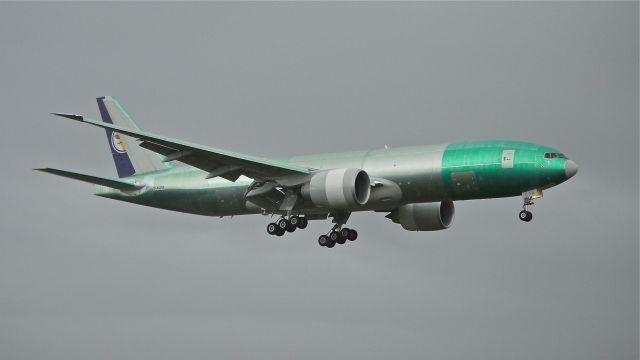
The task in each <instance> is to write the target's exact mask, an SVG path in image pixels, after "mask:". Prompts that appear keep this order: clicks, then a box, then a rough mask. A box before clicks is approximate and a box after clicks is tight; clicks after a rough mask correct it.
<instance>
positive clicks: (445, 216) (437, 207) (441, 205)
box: [389, 201, 456, 231]
mask: <svg viewBox="0 0 640 360" xmlns="http://www.w3.org/2000/svg"><path fill="white" fill-rule="evenodd" d="M455 212H456V210H455V206H454V205H453V202H451V201H442V202H434V203H419V204H407V205H402V206H400V207H399V208H398V209H396V210H394V211H393V212H392V213H391V214H390V216H389V217H390V218H391V220H392V221H393V222H396V223H399V224H400V225H402V227H403V228H404V229H405V230H409V231H434V230H444V229H447V228H449V227H450V226H451V223H452V222H453V215H454V214H455Z"/></svg>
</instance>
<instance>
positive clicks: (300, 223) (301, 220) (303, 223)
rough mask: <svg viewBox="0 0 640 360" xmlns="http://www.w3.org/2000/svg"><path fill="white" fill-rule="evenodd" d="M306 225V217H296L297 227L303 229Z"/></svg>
mask: <svg viewBox="0 0 640 360" xmlns="http://www.w3.org/2000/svg"><path fill="white" fill-rule="evenodd" d="M307 225H309V220H307V218H304V217H299V218H298V229H304V228H306V227H307Z"/></svg>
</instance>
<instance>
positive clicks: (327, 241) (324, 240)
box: [318, 235, 330, 246]
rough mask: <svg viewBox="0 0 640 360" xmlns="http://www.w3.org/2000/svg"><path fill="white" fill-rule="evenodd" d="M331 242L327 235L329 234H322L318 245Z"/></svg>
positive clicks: (325, 244)
mask: <svg viewBox="0 0 640 360" xmlns="http://www.w3.org/2000/svg"><path fill="white" fill-rule="evenodd" d="M329 242H330V240H329V237H327V235H320V237H319V238H318V245H320V246H327V244H328V243H329Z"/></svg>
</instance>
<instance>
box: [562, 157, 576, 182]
mask: <svg viewBox="0 0 640 360" xmlns="http://www.w3.org/2000/svg"><path fill="white" fill-rule="evenodd" d="M577 172H578V165H577V164H576V163H574V162H573V161H571V160H567V161H566V162H565V163H564V174H565V175H566V176H567V179H569V178H570V177H572V176H573V175H575V174H576V173H577Z"/></svg>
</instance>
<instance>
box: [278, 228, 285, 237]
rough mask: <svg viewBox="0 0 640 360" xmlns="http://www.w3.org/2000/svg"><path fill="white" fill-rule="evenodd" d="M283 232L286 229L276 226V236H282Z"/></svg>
mask: <svg viewBox="0 0 640 360" xmlns="http://www.w3.org/2000/svg"><path fill="white" fill-rule="evenodd" d="M285 232H287V231H286V230H282V229H280V228H278V232H277V233H276V236H282V235H284V233H285Z"/></svg>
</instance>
